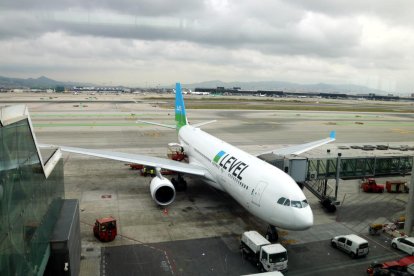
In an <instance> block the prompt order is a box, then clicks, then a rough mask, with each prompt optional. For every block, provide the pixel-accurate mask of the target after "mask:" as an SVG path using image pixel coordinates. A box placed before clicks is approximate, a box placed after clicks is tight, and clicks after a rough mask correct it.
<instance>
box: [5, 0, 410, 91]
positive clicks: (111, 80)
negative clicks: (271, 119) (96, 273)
mask: <svg viewBox="0 0 414 276" xmlns="http://www.w3.org/2000/svg"><path fill="white" fill-rule="evenodd" d="M413 16H414V2H413V1H410V0H405V1H404V0H393V1H390V0H386V1H385V0H364V1H361V0H336V1H330V0H326V1H322V0H312V1H309V0H260V1H258V0H204V1H198V0H175V1H171V0H170V1H168V0H117V1H113V0H60V1H59V0H41V1H34V0H19V1H13V0H3V1H1V2H0V49H1V50H0V75H2V76H9V77H23V78H26V77H39V76H41V75H45V76H47V77H50V78H53V79H57V80H62V81H82V82H93V83H96V84H99V85H111V84H112V85H131V86H135V85H140V86H144V85H148V86H156V85H167V84H172V83H174V82H176V81H181V82H183V83H191V82H199V81H208V80H222V81H261V80H265V81H271V80H275V81H290V82H297V83H319V82H326V83H333V84H358V85H365V86H368V87H371V88H378V89H383V90H386V91H389V92H393V93H413V92H414V62H413V61H414V19H413Z"/></svg>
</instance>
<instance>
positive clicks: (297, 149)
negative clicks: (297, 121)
mask: <svg viewBox="0 0 414 276" xmlns="http://www.w3.org/2000/svg"><path fill="white" fill-rule="evenodd" d="M332 141H335V131H332V132H331V133H330V135H329V137H328V138H325V139H322V140H318V141H313V142H310V143H306V144H301V145H294V146H291V147H286V148H280V149H276V150H272V151H268V152H264V153H261V154H260V155H262V154H268V153H273V154H276V155H289V154H301V153H303V152H305V151H308V150H311V149H314V148H317V147H319V146H322V145H325V144H327V143H330V142H332Z"/></svg>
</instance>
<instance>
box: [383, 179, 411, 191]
mask: <svg viewBox="0 0 414 276" xmlns="http://www.w3.org/2000/svg"><path fill="white" fill-rule="evenodd" d="M385 187H386V189H387V192H389V193H408V187H407V182H405V181H401V180H392V181H387V182H385Z"/></svg>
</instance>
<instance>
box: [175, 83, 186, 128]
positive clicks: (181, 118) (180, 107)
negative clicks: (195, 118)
mask: <svg viewBox="0 0 414 276" xmlns="http://www.w3.org/2000/svg"><path fill="white" fill-rule="evenodd" d="M175 122H176V129H177V131H178V130H179V129H180V128H181V127H182V126H185V125H187V124H188V122H187V115H186V113H185V106H184V99H183V94H182V92H181V84H180V83H179V82H178V83H176V84H175Z"/></svg>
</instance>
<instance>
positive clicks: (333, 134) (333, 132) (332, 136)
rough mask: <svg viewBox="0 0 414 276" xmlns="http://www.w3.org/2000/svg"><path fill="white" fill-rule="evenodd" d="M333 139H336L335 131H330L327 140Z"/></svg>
mask: <svg viewBox="0 0 414 276" xmlns="http://www.w3.org/2000/svg"><path fill="white" fill-rule="evenodd" d="M335 137H336V131H334V130H333V131H331V134H329V138H331V139H335Z"/></svg>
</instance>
